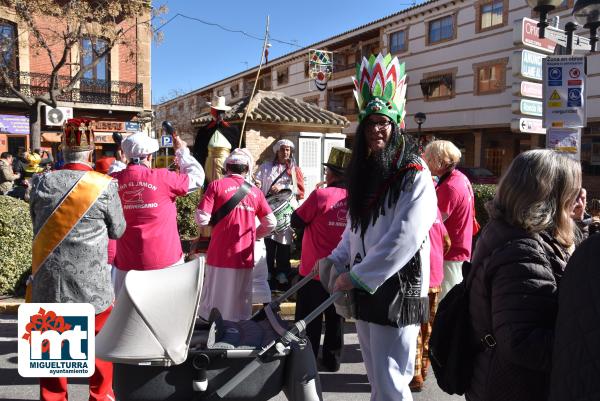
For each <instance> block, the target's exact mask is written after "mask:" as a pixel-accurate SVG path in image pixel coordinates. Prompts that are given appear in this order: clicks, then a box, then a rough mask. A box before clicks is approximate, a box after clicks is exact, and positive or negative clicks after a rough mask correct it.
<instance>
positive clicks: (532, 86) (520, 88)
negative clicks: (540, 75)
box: [512, 81, 542, 99]
mask: <svg viewBox="0 0 600 401" xmlns="http://www.w3.org/2000/svg"><path fill="white" fill-rule="evenodd" d="M512 92H513V95H515V96H525V97H531V98H534V99H541V98H542V84H540V83H537V82H529V81H521V82H515V83H513V85H512Z"/></svg>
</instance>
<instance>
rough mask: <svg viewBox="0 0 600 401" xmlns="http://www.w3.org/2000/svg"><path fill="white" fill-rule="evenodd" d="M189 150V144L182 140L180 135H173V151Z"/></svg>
mask: <svg viewBox="0 0 600 401" xmlns="http://www.w3.org/2000/svg"><path fill="white" fill-rule="evenodd" d="M185 148H187V143H185V141H184V140H183V139H181V138H180V137H179V136H178V135H173V149H175V151H177V150H178V149H185Z"/></svg>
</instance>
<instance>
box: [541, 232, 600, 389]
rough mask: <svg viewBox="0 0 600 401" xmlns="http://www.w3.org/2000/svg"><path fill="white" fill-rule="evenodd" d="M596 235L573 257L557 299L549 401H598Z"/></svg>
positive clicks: (599, 249) (599, 239) (599, 244)
mask: <svg viewBox="0 0 600 401" xmlns="http://www.w3.org/2000/svg"><path fill="white" fill-rule="evenodd" d="M599 256H600V235H592V236H590V238H589V239H587V240H586V241H585V242H583V244H581V246H580V247H579V248H577V250H576V251H575V253H574V254H573V257H572V258H571V259H570V260H569V264H568V265H567V268H566V270H565V275H564V278H563V280H562V282H561V285H560V292H559V297H558V303H559V308H558V317H557V319H556V332H555V339H554V351H553V354H552V375H551V382H550V383H551V384H550V401H563V400H569V401H597V400H600V261H599V258H598V257H599Z"/></svg>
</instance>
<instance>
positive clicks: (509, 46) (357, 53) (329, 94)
mask: <svg viewBox="0 0 600 401" xmlns="http://www.w3.org/2000/svg"><path fill="white" fill-rule="evenodd" d="M573 2H574V1H573V0H564V2H563V7H561V8H559V9H557V10H555V11H554V12H553V13H551V15H550V17H555V16H558V17H560V20H561V26H563V25H564V22H565V21H569V20H571V17H570V13H571V8H572V6H573ZM532 17H535V15H534V12H533V11H532V9H531V8H529V7H528V6H527V4H526V2H524V1H523V0H429V1H425V2H423V3H421V4H418V5H415V6H413V7H409V8H406V9H404V10H402V11H400V12H398V13H395V14H392V15H390V16H388V17H385V18H382V19H379V20H376V21H373V22H371V23H369V24H366V25H363V26H360V27H357V28H355V29H352V30H350V31H347V32H344V33H342V34H339V35H336V36H333V37H331V38H327V39H324V40H322V41H320V42H318V43H314V44H312V45H310V46H308V47H306V48H304V49H301V50H298V51H295V52H292V53H289V54H287V55H285V56H282V57H279V58H277V59H274V60H270V61H269V64H268V65H267V66H266V68H263V71H264V72H263V73H262V78H261V80H260V82H259V87H260V88H261V89H266V90H275V91H278V92H282V93H284V94H286V95H287V96H291V97H295V98H298V99H303V100H304V101H307V102H313V103H315V104H317V105H319V106H320V107H322V108H324V109H327V110H331V111H333V112H336V113H338V114H342V115H344V116H346V117H347V118H348V119H349V120H350V121H351V122H352V123H351V124H350V126H349V127H347V128H345V129H344V131H343V132H344V133H345V134H347V135H348V139H347V143H348V145H351V143H352V135H353V133H354V131H355V129H356V113H357V110H356V106H355V102H354V99H353V94H352V82H351V78H350V77H351V76H352V75H353V74H354V71H355V70H354V68H355V64H356V63H357V62H359V61H360V59H361V57H362V56H368V55H369V54H371V53H377V52H383V53H392V54H394V55H397V56H398V57H399V58H400V60H401V61H404V62H406V68H407V74H408V91H407V106H406V109H407V113H408V114H407V116H406V122H407V127H408V130H409V131H411V132H416V131H417V130H418V127H417V124H416V123H415V121H414V114H415V113H417V112H423V113H425V114H426V116H427V119H426V121H425V123H423V124H422V127H421V128H422V132H423V133H424V134H432V135H435V136H436V137H438V138H441V139H448V140H451V141H453V142H454V143H455V144H456V145H457V146H458V147H459V148H460V149H461V150H462V152H463V163H464V164H465V165H469V166H476V167H485V168H488V169H490V170H491V171H493V172H494V173H495V174H501V173H502V172H503V171H504V170H505V169H506V168H507V167H508V164H509V163H510V162H511V160H512V159H513V158H514V157H515V155H516V154H518V153H519V152H522V151H524V150H528V149H532V148H537V147H543V146H544V144H545V135H540V134H537V133H530V132H520V131H517V132H515V131H513V129H511V122H512V121H513V120H516V121H519V118H532V119H536V117H530V116H528V115H522V114H520V112H519V111H517V112H516V113H515V112H514V111H513V102H515V101H519V100H520V99H521V94H520V93H517V91H519V89H518V87H519V85H520V83H521V82H522V81H527V79H526V78H523V77H522V75H521V71H520V66H519V62H518V61H520V60H522V54H523V51H524V50H525V49H527V48H529V50H530V51H534V52H536V53H539V54H541V56H543V55H544V54H548V53H549V52H548V51H546V52H544V51H540V50H537V49H531V48H530V47H529V46H528V45H525V44H523V38H522V37H521V36H520V33H521V31H522V29H521V28H519V27H522V26H523V25H522V24H523V19H524V18H532ZM577 33H578V34H581V35H583V36H586V35H588V32H585V31H583V30H582V31H579V32H577ZM315 48H316V49H323V50H329V51H333V52H334V74H333V78H332V80H330V81H329V83H328V86H327V89H326V90H325V91H323V92H320V91H318V90H316V89H315V86H314V85H311V84H310V79H309V77H308V50H309V49H315ZM587 64H588V71H587V116H588V126H587V128H585V129H584V131H583V141H582V142H583V145H582V165H583V168H584V176H585V178H584V185H585V186H586V187H588V190H590V192H591V193H592V194H593V195H594V196H600V54H599V53H595V54H593V55H589V56H588V63H587ZM256 70H257V67H254V68H251V69H248V70H246V71H242V72H240V73H238V74H236V75H233V76H231V77H227V78H225V79H223V80H220V81H218V82H214V83H211V84H210V85H207V86H205V87H203V88H199V89H197V90H195V91H192V92H190V93H188V94H186V95H183V96H180V97H177V98H175V99H172V100H170V101H168V102H165V103H162V104H160V105H157V106H155V109H156V112H157V116H160V118H163V119H174V120H176V121H177V122H178V124H180V126H181V131H182V132H184V133H185V134H186V135H188V136H189V137H190V138H191V137H193V129H192V125H191V124H190V122H189V119H188V118H189V116H191V117H192V118H193V116H194V114H195V113H199V112H200V111H201V109H202V107H203V105H204V104H205V101H207V100H209V99H211V98H214V97H215V96H218V95H223V96H226V97H227V99H228V101H230V102H231V101H236V100H237V99H239V98H240V97H241V96H244V95H245V94H248V93H249V91H250V90H251V89H252V84H253V82H254V77H255V75H256ZM540 70H541V67H540ZM539 82H541V79H540V80H536V79H534V80H532V83H533V84H535V85H537V86H538V87H539ZM515 84H516V85H515ZM515 88H517V89H515ZM533 99H535V97H534V98H533ZM534 101H535V100H534ZM539 118H540V117H539V116H537V119H539ZM513 125H514V124H513Z"/></svg>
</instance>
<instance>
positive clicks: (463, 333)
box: [429, 262, 496, 395]
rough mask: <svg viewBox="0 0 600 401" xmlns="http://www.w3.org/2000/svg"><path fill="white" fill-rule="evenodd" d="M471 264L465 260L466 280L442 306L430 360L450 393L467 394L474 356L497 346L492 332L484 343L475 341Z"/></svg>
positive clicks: (431, 344)
mask: <svg viewBox="0 0 600 401" xmlns="http://www.w3.org/2000/svg"><path fill="white" fill-rule="evenodd" d="M470 270H471V264H470V263H469V262H464V264H463V277H465V279H464V280H463V281H462V282H461V283H459V284H457V285H455V286H454V287H453V288H452V289H451V290H450V291H449V292H448V294H447V295H446V296H445V297H444V299H442V301H441V302H440V304H439V306H438V310H437V313H436V315H435V319H434V321H433V327H432V332H431V337H430V338H429V360H430V363H431V367H432V369H433V373H434V374H435V378H436V380H437V383H438V386H440V388H441V389H442V390H443V391H444V392H446V393H448V394H458V395H463V394H464V393H465V391H466V390H467V388H468V386H469V384H470V381H471V375H472V373H473V357H474V356H475V354H476V353H477V352H480V351H482V349H483V348H484V347H489V348H494V347H495V346H496V342H495V340H494V337H493V336H492V335H491V334H487V335H485V336H484V337H483V338H482V339H481V343H479V344H476V343H474V341H473V339H472V338H473V337H472V333H471V318H470V315H469V288H470V286H471V282H472V281H473V274H470Z"/></svg>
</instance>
